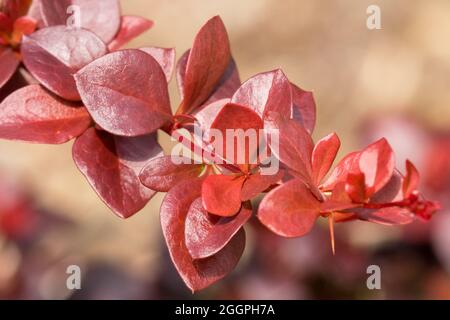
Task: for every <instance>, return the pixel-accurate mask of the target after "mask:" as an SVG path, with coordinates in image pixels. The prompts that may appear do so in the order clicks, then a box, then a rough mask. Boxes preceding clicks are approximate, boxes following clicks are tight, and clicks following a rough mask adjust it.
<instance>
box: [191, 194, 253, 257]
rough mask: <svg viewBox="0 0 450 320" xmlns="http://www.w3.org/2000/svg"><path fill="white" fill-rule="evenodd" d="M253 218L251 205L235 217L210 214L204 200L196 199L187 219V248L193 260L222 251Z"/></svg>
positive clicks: (246, 204) (243, 208)
mask: <svg viewBox="0 0 450 320" xmlns="http://www.w3.org/2000/svg"><path fill="white" fill-rule="evenodd" d="M251 216H252V207H251V204H250V203H244V204H243V205H242V208H241V210H240V211H239V213H238V214H237V215H236V216H235V217H219V216H214V215H211V214H209V213H208V212H207V211H206V209H205V208H204V207H203V203H202V199H201V198H198V199H196V200H195V201H194V202H193V203H192V205H191V207H190V208H189V212H188V214H187V217H186V222H185V223H186V229H185V241H186V247H187V248H188V250H189V253H190V255H191V257H192V258H193V259H204V258H208V257H211V256H213V255H215V254H216V253H217V252H219V251H220V250H222V249H223V248H224V247H225V246H226V245H227V244H228V243H229V242H230V241H231V239H232V238H233V237H234V236H235V235H236V233H238V232H239V230H240V229H241V228H242V226H243V225H244V224H245V223H246V222H247V221H248V219H250V217H251Z"/></svg>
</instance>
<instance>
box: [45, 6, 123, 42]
mask: <svg viewBox="0 0 450 320" xmlns="http://www.w3.org/2000/svg"><path fill="white" fill-rule="evenodd" d="M40 1H41V15H42V19H43V20H44V23H45V25H46V26H58V25H68V23H69V22H70V21H71V19H73V23H76V22H77V21H76V20H77V18H79V19H80V25H79V26H76V25H68V26H69V27H77V28H84V29H88V30H90V31H92V32H94V33H95V34H96V35H98V36H99V37H100V38H101V39H102V40H103V41H104V42H105V43H109V42H110V41H111V40H112V39H113V38H114V36H115V35H116V33H117V32H118V30H119V27H120V4H119V0H101V1H99V0H57V1H55V0H40Z"/></svg>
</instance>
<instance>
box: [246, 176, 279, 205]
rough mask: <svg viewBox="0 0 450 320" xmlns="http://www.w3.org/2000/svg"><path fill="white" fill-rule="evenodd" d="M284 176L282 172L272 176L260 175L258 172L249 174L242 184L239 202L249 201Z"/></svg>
mask: <svg viewBox="0 0 450 320" xmlns="http://www.w3.org/2000/svg"><path fill="white" fill-rule="evenodd" d="M283 176H284V171H283V170H280V171H278V173H277V174H274V175H262V174H261V173H260V172H257V173H254V174H251V175H250V176H249V177H248V178H247V179H246V180H245V182H244V184H243V186H242V190H241V200H242V201H247V200H251V199H253V198H254V197H256V196H257V195H259V194H260V193H262V192H264V191H265V190H267V189H268V188H269V187H270V186H272V185H275V184H276V183H278V182H280V180H281V179H282V178H283Z"/></svg>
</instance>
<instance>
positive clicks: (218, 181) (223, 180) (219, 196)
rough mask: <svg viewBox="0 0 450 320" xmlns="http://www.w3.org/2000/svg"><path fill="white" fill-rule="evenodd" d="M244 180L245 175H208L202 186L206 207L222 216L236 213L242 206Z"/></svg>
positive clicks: (230, 215)
mask: <svg viewBox="0 0 450 320" xmlns="http://www.w3.org/2000/svg"><path fill="white" fill-rule="evenodd" d="M244 180H245V178H244V177H243V176H237V177H235V176H226V175H212V176H208V177H207V178H206V179H205V182H204V183H203V186H202V199H203V206H204V207H205V209H206V210H207V211H208V212H210V213H212V214H215V215H218V216H222V217H232V216H234V215H236V214H237V213H238V211H239V209H240V208H241V189H242V184H243V183H244Z"/></svg>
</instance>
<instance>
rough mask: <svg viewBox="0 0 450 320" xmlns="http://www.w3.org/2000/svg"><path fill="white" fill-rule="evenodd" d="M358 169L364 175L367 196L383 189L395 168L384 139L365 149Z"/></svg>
mask: <svg viewBox="0 0 450 320" xmlns="http://www.w3.org/2000/svg"><path fill="white" fill-rule="evenodd" d="M359 168H360V170H361V172H362V173H364V176H365V179H366V186H367V191H366V192H367V196H370V195H372V194H374V193H375V192H377V191H378V190H380V189H381V188H383V187H384V186H385V185H386V183H388V181H389V180H390V179H391V177H392V174H393V172H394V168H395V157H394V152H393V151H392V148H391V146H390V145H389V143H388V142H387V141H386V139H384V138H383V139H380V140H378V141H377V142H375V143H373V144H371V145H369V146H368V147H367V148H365V149H364V150H363V151H362V152H361V155H360V157H359Z"/></svg>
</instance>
